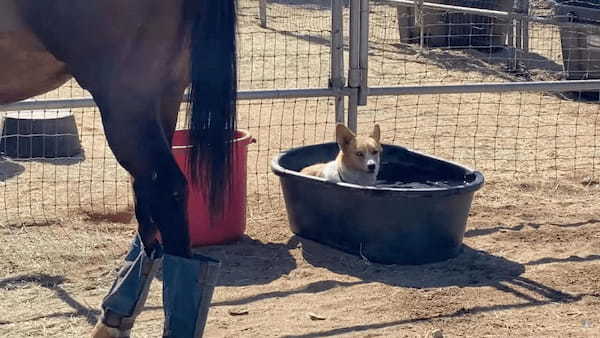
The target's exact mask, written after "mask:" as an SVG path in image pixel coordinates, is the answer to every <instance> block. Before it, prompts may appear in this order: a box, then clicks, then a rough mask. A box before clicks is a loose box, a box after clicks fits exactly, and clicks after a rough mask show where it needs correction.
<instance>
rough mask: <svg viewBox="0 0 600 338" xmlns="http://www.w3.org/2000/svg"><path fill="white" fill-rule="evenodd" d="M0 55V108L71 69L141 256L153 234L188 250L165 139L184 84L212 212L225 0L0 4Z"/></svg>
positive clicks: (230, 5) (227, 135) (53, 84)
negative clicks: (120, 189) (120, 187)
mask: <svg viewBox="0 0 600 338" xmlns="http://www.w3.org/2000/svg"><path fill="white" fill-rule="evenodd" d="M0 55H1V57H0V104H5V103H10V102H14V101H18V100H21V99H25V98H28V97H32V96H35V95H38V94H41V93H44V92H47V91H49V90H52V89H54V88H57V87H59V86H60V85H61V84H63V83H64V82H66V81H67V80H68V79H69V78H71V76H72V77H74V78H75V79H76V80H77V82H78V83H79V84H80V85H81V87H83V88H85V89H87V90H88V91H89V92H90V93H91V95H92V97H93V98H94V100H95V102H96V104H97V106H98V107H99V109H100V113H101V117H102V122H103V125H104V131H105V134H106V137H107V141H108V144H109V146H110V148H111V150H112V151H113V153H114V154H115V157H116V159H117V161H118V162H119V163H120V164H121V165H122V166H123V167H124V168H125V169H126V170H127V171H128V172H129V173H130V174H131V176H132V178H133V190H134V194H135V213H136V218H137V220H138V224H139V226H138V234H139V236H140V238H141V241H142V242H143V247H144V248H145V250H146V251H147V252H146V254H147V255H148V257H146V258H144V259H145V261H144V262H145V263H143V264H147V261H149V260H150V261H152V259H154V258H152V257H154V256H153V253H152V252H151V251H152V250H153V249H151V248H153V247H155V245H156V238H157V232H160V235H161V241H162V246H163V247H164V253H165V254H168V255H172V256H173V257H182V258H191V257H192V253H191V248H190V240H189V234H188V228H187V226H188V225H187V218H186V215H187V212H186V210H185V208H186V191H187V182H186V179H185V177H184V175H183V174H182V172H181V170H180V169H179V167H178V165H177V163H176V162H175V160H174V158H173V155H172V153H171V138H172V135H173V132H174V130H175V125H176V122H177V114H178V111H179V107H180V103H181V99H182V97H183V93H184V90H185V88H186V87H187V86H188V84H190V83H191V91H190V92H191V94H190V99H191V108H190V112H189V113H190V114H189V118H190V120H189V128H190V134H191V137H190V139H191V142H192V146H193V147H192V151H191V159H190V161H189V163H190V169H191V170H192V173H193V174H196V175H193V177H199V179H198V180H197V182H194V183H203V184H206V185H207V190H208V201H209V203H211V205H212V206H213V210H215V214H219V213H220V212H222V206H223V200H224V198H225V194H226V192H225V189H224V188H225V187H226V185H227V183H228V182H227V178H228V177H229V176H230V175H229V170H230V168H231V167H232V163H231V142H230V141H231V139H232V138H233V134H234V132H235V96H236V83H237V81H236V62H235V59H236V50H235V0H218V1H214V0H168V1H166V0H128V1H123V0H87V1H76V0H0ZM200 159H202V160H200ZM149 257H150V258H149ZM165 257H167V256H165ZM169 261H174V262H175V261H177V260H176V259H170V260H169ZM140 262H141V261H140ZM136 264H137V263H136ZM139 264H142V263H139ZM143 264H142V265H143ZM173 264H175V263H173ZM186 264H187V263H186ZM133 266H135V264H133ZM173 271H174V272H173V273H174V274H177V273H179V274H180V273H183V272H181V271H183V270H181V271H179V270H178V269H175V268H174V269H173ZM132 275H134V274H132ZM138 275H139V274H138ZM138 277H139V276H138ZM127 278H129V277H127ZM174 278H175V277H174ZM150 279H151V277H150ZM177 279H178V278H175V280H177ZM190 280H191V279H190ZM136 283H137V284H136ZM117 284H119V283H115V285H113V289H111V291H110V292H109V293H110V294H115V293H117V294H118V292H120V291H119V290H118V285H117ZM125 284H126V283H125ZM132 285H135V286H136V287H142V286H143V285H145V282H144V283H142V282H139V281H138V282H135V283H133V284H132ZM115 287H116V288H117V289H115ZM144 287H146V286H144ZM125 289H126V290H125V291H123V292H130V291H128V290H129V289H127V288H125ZM115 290H116V291H115ZM113 291H114V292H113ZM117 291H118V292H117ZM138 291H139V290H138ZM138 291H136V292H138ZM138 293H139V292H138ZM141 294H143V292H142V293H141ZM144 297H145V296H144ZM173 297H175V298H177V295H175V296H173ZM130 298H131V297H130ZM142 298H143V297H142ZM203 299H204V301H205V300H206V297H203ZM208 300H209V302H210V299H208ZM136 302H137V301H136ZM105 303H106V300H105ZM134 308H137V305H136V306H135V307H134ZM128 311H129V310H128ZM131 311H133V310H131ZM125 312H127V311H125ZM133 312H135V311H133ZM127 315H128V316H132V314H131V313H130V314H127ZM171 317H172V318H176V316H171V315H170V316H169V318H171ZM115 325H120V324H115ZM173 325H174V327H175V326H177V327H178V326H182V327H183V326H185V325H180V324H177V325H175V324H173ZM169 335H176V336H181V334H180V333H171V334H169Z"/></svg>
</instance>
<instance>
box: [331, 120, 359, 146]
mask: <svg viewBox="0 0 600 338" xmlns="http://www.w3.org/2000/svg"><path fill="white" fill-rule="evenodd" d="M355 137H356V135H354V133H353V132H352V131H351V130H350V129H348V128H347V127H346V126H345V125H343V124H341V123H338V124H337V125H336V126H335V139H336V141H337V144H338V145H339V146H340V149H344V148H346V146H347V145H348V144H350V142H352V140H353V139H354V138H355Z"/></svg>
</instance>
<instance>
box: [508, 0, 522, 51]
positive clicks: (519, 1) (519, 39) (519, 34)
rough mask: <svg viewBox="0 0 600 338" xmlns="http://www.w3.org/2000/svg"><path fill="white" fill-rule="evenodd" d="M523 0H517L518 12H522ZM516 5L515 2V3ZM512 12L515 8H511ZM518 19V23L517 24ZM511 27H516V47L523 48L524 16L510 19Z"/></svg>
mask: <svg viewBox="0 0 600 338" xmlns="http://www.w3.org/2000/svg"><path fill="white" fill-rule="evenodd" d="M522 2H523V0H517V12H518V13H522V12H521V8H522ZM513 7H514V3H513ZM511 12H514V8H511ZM515 21H516V24H515ZM509 22H510V29H511V30H512V29H513V28H514V29H515V46H514V47H515V48H519V49H522V48H523V17H520V18H517V19H516V20H515V19H509Z"/></svg>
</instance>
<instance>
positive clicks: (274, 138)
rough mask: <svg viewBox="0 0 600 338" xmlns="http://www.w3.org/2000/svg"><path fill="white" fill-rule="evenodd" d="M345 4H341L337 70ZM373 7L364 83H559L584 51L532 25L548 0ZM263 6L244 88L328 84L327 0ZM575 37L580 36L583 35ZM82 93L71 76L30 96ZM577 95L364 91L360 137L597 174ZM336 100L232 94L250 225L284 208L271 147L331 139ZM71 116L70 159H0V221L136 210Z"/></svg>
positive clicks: (468, 159)
mask: <svg viewBox="0 0 600 338" xmlns="http://www.w3.org/2000/svg"><path fill="white" fill-rule="evenodd" d="M432 2H433V3H437V4H440V3H441V2H440V1H432ZM348 3H349V2H346V3H345V5H346V6H345V7H344V10H343V17H344V24H345V25H346V26H345V27H344V31H345V34H344V35H345V38H344V59H345V61H344V63H345V64H347V60H348V58H349V41H348V18H349V16H350V13H349V8H348ZM370 4H371V7H370V13H369V19H370V20H369V21H370V22H369V23H370V32H369V72H368V76H369V78H368V80H369V85H370V86H406V85H417V86H418V85H431V84H443V85H449V84H479V83H484V82H486V83H490V82H491V83H508V82H514V81H548V80H562V79H567V78H569V76H568V72H566V71H565V68H564V65H563V64H564V62H563V61H564V57H565V50H567V51H569V50H571V51H577V50H579V51H581V50H587V46H584V47H581V46H574V47H573V48H570V49H569V48H567V49H565V48H564V46H563V44H564V41H561V38H562V37H564V32H563V30H565V29H566V28H564V27H563V28H561V27H559V26H558V24H557V23H556V22H554V23H552V22H550V21H548V22H546V21H543V20H537V21H536V20H533V18H534V17H538V18H540V17H542V18H543V17H548V18H550V17H553V16H555V12H554V7H553V5H551V4H549V3H546V2H541V1H531V2H530V3H529V7H528V13H529V15H530V16H531V18H532V20H521V19H520V17H516V18H509V19H506V18H504V19H503V18H497V17H487V16H485V15H477V14H473V13H467V14H465V13H464V12H461V11H456V10H439V9H435V10H434V9H423V10H422V12H423V14H422V15H419V13H418V11H417V10H416V9H415V7H414V6H415V5H414V4H411V5H406V4H405V5H403V6H398V4H393V5H390V4H389V3H388V2H386V3H383V2H381V1H371V2H370ZM444 4H449V5H460V6H473V7H479V8H484V9H493V10H497V11H508V12H510V11H513V10H514V8H519V6H521V5H520V4H521V2H520V1H517V2H515V3H512V2H511V1H508V2H506V1H498V2H493V1H475V0H472V1H467V2H464V1H460V2H458V1H446V2H444ZM266 9H267V11H266V19H267V20H266V26H264V27H262V26H261V18H260V15H259V13H260V11H259V2H258V1H250V0H242V1H240V2H239V41H240V50H239V65H240V70H239V71H240V76H239V81H240V82H239V85H240V89H241V90H246V91H248V90H260V89H272V88H326V87H327V86H328V81H329V78H330V66H331V65H330V53H331V48H330V46H331V38H330V36H331V7H330V1H328V0H322V1H321V0H303V1H299V0H298V1H294V0H277V1H269V2H267V8H266ZM569 20H570V21H569V22H573V20H574V19H569ZM523 22H524V23H523ZM587 23H588V24H589V22H587ZM421 27H424V28H423V29H421ZM524 27H526V29H525V28H524ZM561 29H562V30H561ZM568 29H570V30H573V29H576V28H573V27H569V28H568ZM592 31H593V30H592ZM421 32H423V34H422V36H421ZM524 32H526V33H524ZM403 34H404V35H403ZM580 35H581V34H580ZM580 35H578V36H579V38H578V39H577V40H576V41H579V40H581V39H584V38H582V37H581V36H580ZM590 35H591V36H593V34H591V33H590ZM524 38H527V41H526V43H525V42H524ZM584 40H585V41H586V43H587V42H588V40H589V41H591V42H594V41H595V40H594V38H587V37H585V39H584ZM561 42H563V44H561ZM580 54H581V53H580ZM569 55H571V54H569ZM581 55H583V56H582V57H583V59H581V58H582V57H581V56H580V57H578V58H579V59H578V60H580V61H581V62H582V63H586V64H594V60H595V57H596V56H595V54H593V53H583V54H581ZM584 61H585V62H584ZM584 73H585V74H588V75H589V74H592V72H589V71H587V72H586V71H584ZM584 77H585V78H586V79H587V78H593V77H590V76H587V75H586V76H584ZM592 94H593V93H592ZM86 95H87V93H86V92H85V91H83V90H82V89H81V88H79V87H78V86H77V84H76V83H75V82H69V83H68V84H67V85H65V86H63V87H61V88H60V89H58V90H55V91H53V92H51V93H48V94H45V95H43V96H42V97H40V98H41V99H51V98H70V97H80V96H86ZM584 96H585V95H582V94H581V93H575V94H573V95H570V96H569V95H568V93H560V92H528V91H522V92H519V91H517V92H510V93H500V92H499V93H463V94H460V93H458V94H427V95H388V96H373V97H370V98H369V99H368V105H366V106H364V107H361V108H360V110H359V115H358V121H359V132H361V131H363V130H370V129H371V127H372V123H374V122H378V123H380V124H381V126H382V131H383V140H384V142H387V143H394V144H400V145H404V146H407V147H410V148H414V149H417V150H421V151H425V152H428V153H432V154H434V155H438V156H441V157H444V158H447V159H451V160H455V161H458V162H461V163H464V164H466V165H470V166H472V167H474V168H476V169H478V170H481V171H483V172H484V173H485V174H486V176H487V177H488V178H492V179H493V178H495V177H501V176H502V175H506V174H508V175H536V176H538V177H541V178H543V179H547V180H559V179H563V178H564V177H576V178H578V177H584V176H585V177H594V176H597V175H598V171H597V168H598V166H599V165H600V159H599V158H600V157H599V150H598V147H599V146H598V142H599V140H598V138H599V136H598V135H600V126H599V125H598V118H599V116H600V114H599V111H598V109H599V107H600V105H598V102H597V97H596V98H595V99H594V97H593V95H591V99H590V97H589V96H585V97H584ZM40 98H38V99H40ZM334 100H335V99H334V98H333V97H331V98H295V99H289V98H288V99H283V98H282V99H261V100H244V101H240V103H239V127H240V128H243V129H247V130H248V131H249V132H250V134H251V135H252V136H253V137H254V138H256V140H257V143H256V144H253V145H251V146H250V148H249V159H248V175H249V180H248V188H249V189H248V203H249V209H248V211H249V215H250V218H251V219H261V218H263V217H268V216H269V215H270V213H272V212H281V211H282V210H283V209H282V208H283V207H282V202H281V197H280V195H279V186H278V183H277V179H276V177H275V176H274V175H272V174H271V173H270V168H269V165H270V163H269V162H270V160H271V158H272V157H273V156H274V155H275V154H277V153H278V152H279V151H281V150H284V149H288V148H291V147H294V146H300V145H306V144H314V143H320V142H325V141H330V140H333V130H334V124H335V114H334V110H335V107H334ZM70 111H71V112H72V113H73V115H74V117H75V121H76V125H77V130H78V136H79V140H80V143H81V147H82V149H83V152H82V153H81V154H80V155H77V156H74V157H68V158H55V159H47V158H44V159H42V158H35V159H28V160H24V161H23V160H19V161H15V160H11V159H2V160H1V161H0V194H2V199H3V204H0V208H2V211H0V217H2V218H3V219H4V221H3V222H6V223H11V222H13V223H14V222H17V223H18V222H40V221H47V220H49V219H56V218H60V217H67V216H68V215H73V214H78V213H84V214H85V215H88V216H90V217H92V218H94V217H117V218H121V219H124V220H128V219H129V218H130V217H131V216H132V211H131V209H132V197H131V190H130V186H129V177H128V175H127V173H126V172H125V171H124V170H122V169H121V168H120V167H119V165H118V164H117V162H116V160H115V159H114V156H113V155H112V153H111V152H110V149H109V148H108V147H107V145H106V141H105V139H104V135H103V131H102V125H101V121H100V116H99V111H98V110H97V109H94V108H81V109H70ZM182 115H183V114H182ZM181 126H183V125H182V124H180V127H181ZM107 215H112V216H107ZM115 215H116V216H115Z"/></svg>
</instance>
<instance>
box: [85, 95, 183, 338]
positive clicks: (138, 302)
mask: <svg viewBox="0 0 600 338" xmlns="http://www.w3.org/2000/svg"><path fill="white" fill-rule="evenodd" d="M182 92H183V88H182V89H181V91H179V92H177V93H176V94H174V95H170V96H167V97H163V99H162V101H161V102H160V103H156V104H159V105H160V108H159V109H160V110H161V111H163V112H164V113H163V114H165V116H166V117H163V118H161V119H158V118H155V119H153V120H151V121H148V115H150V116H152V113H151V112H152V109H151V107H152V106H155V104H150V105H148V107H150V108H149V109H143V111H145V114H144V115H145V116H142V115H141V114H137V113H136V112H138V111H142V110H138V109H132V108H131V107H123V108H120V106H116V107H114V109H107V107H106V106H108V107H112V105H108V104H105V105H103V104H102V102H103V101H102V100H98V99H97V101H98V102H99V106H100V107H101V110H102V109H103V107H104V109H103V110H102V111H103V122H104V124H105V129H106V134H107V139H108V140H109V144H110V145H111V148H112V149H113V152H114V153H115V156H116V157H117V159H118V160H119V162H120V163H121V164H122V165H123V166H124V167H125V169H126V170H128V171H129V173H130V174H131V175H132V177H133V188H134V189H133V190H134V194H135V210H136V218H137V219H138V224H139V228H138V235H137V236H136V238H135V239H134V241H133V243H132V247H131V250H130V252H129V253H128V255H127V257H126V259H125V264H124V265H123V267H122V268H121V270H120V273H119V275H118V277H117V280H116V281H115V283H114V284H113V286H112V288H111V289H110V291H109V293H108V295H107V296H106V297H105V299H104V301H103V304H102V308H103V314H102V317H101V320H100V321H99V323H98V324H97V326H96V328H95V329H94V332H93V335H92V336H93V337H97V338H100V337H127V336H128V335H129V330H130V329H131V327H132V326H133V322H134V320H135V318H136V316H137V315H138V314H139V312H140V311H141V309H142V306H143V304H144V302H145V299H146V297H147V292H148V288H149V286H150V283H151V281H152V279H153V276H154V274H155V272H156V269H157V268H158V266H159V265H160V263H161V260H162V250H161V247H160V246H159V245H157V243H156V234H157V230H158V229H159V224H165V225H167V226H164V227H162V228H161V229H160V230H161V233H162V237H163V243H164V245H165V250H166V251H167V252H169V253H171V254H175V255H186V256H189V255H191V254H190V252H189V250H190V249H189V236H188V234H187V222H186V219H185V205H184V202H185V178H184V177H183V174H182V173H181V172H180V171H179V169H178V167H177V164H176V163H175V161H174V159H173V157H172V155H171V153H170V139H171V136H172V133H173V130H174V127H175V122H176V116H177V110H178V107H179V101H180V100H181V94H182ZM125 108H129V110H130V111H127V110H126V109H125ZM155 110H156V109H155ZM112 111H118V112H119V114H120V115H116V114H111V113H112ZM132 116H137V117H138V119H137V120H138V123H139V124H142V125H141V126H139V125H138V126H137V127H139V128H130V130H127V133H126V134H125V133H122V130H123V129H122V126H126V125H132V123H131V122H132V121H125V120H127V119H130V118H131V117H132ZM157 116H158V115H157ZM125 117H126V118H125ZM124 119H125V120H124ZM140 121H145V122H140ZM169 191H171V194H169V193H168V192H169ZM165 193H166V194H165ZM165 208H166V209H165ZM177 230H179V231H177Z"/></svg>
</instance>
